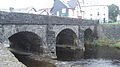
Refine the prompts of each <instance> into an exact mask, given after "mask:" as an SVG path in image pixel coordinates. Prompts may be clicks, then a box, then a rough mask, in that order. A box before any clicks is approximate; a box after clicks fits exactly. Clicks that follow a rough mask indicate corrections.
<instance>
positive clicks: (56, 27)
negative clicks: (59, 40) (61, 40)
mask: <svg viewBox="0 0 120 67" xmlns="http://www.w3.org/2000/svg"><path fill="white" fill-rule="evenodd" d="M78 28H79V27H78V26H77V25H75V26H71V25H58V26H57V25H55V26H53V31H55V37H57V35H58V34H59V33H60V32H61V31H62V30H64V29H71V30H72V31H74V32H75V33H76V35H77V37H78V33H79V31H78Z"/></svg>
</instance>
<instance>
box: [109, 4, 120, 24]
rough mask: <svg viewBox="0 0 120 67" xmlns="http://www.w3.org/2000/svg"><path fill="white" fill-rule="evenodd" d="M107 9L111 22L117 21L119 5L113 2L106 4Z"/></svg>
mask: <svg viewBox="0 0 120 67" xmlns="http://www.w3.org/2000/svg"><path fill="white" fill-rule="evenodd" d="M108 10H109V18H110V19H111V20H112V21H113V22H116V21H117V16H118V15H119V14H120V10H119V7H118V6H117V5H115V4H112V5H109V6H108Z"/></svg>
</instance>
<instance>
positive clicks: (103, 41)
mask: <svg viewBox="0 0 120 67" xmlns="http://www.w3.org/2000/svg"><path fill="white" fill-rule="evenodd" d="M86 43H87V44H92V45H98V46H108V47H116V48H120V40H111V39H108V38H99V39H97V40H93V41H87V42H86Z"/></svg>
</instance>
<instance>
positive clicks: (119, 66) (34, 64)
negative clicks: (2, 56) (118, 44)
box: [18, 45, 120, 67]
mask: <svg viewBox="0 0 120 67" xmlns="http://www.w3.org/2000/svg"><path fill="white" fill-rule="evenodd" d="M18 59H19V60H20V61H22V62H23V63H24V64H25V65H27V67H120V49H118V48H111V47H107V46H102V47H99V46H91V45H87V47H86V51H85V52H84V58H82V59H78V60H77V61H57V62H55V63H54V64H51V63H48V62H44V61H42V62H40V61H36V60H30V59H28V58H25V57H24V56H19V58H18Z"/></svg>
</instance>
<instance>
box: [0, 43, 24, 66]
mask: <svg viewBox="0 0 120 67" xmlns="http://www.w3.org/2000/svg"><path fill="white" fill-rule="evenodd" d="M0 67H26V66H25V65H24V64H22V63H21V62H19V61H18V60H17V59H16V58H15V56H14V55H13V54H12V53H11V52H10V51H9V50H8V49H7V48H5V47H4V46H3V45H2V44H0Z"/></svg>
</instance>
